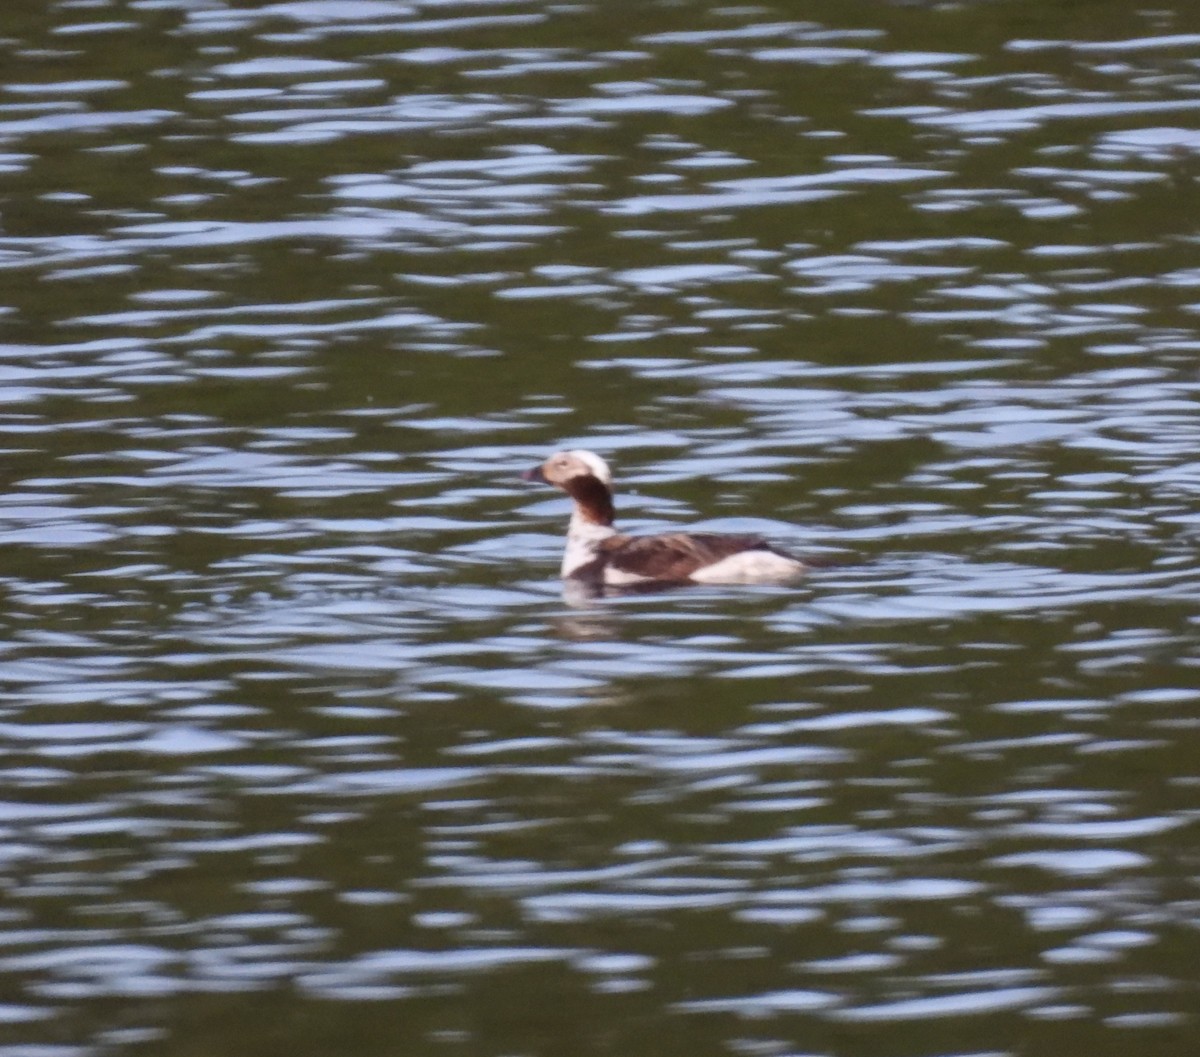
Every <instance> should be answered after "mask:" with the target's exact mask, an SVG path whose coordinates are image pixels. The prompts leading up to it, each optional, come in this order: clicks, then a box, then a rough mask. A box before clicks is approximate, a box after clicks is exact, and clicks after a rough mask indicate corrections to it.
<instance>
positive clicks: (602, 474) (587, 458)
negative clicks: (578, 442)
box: [567, 448, 612, 485]
mask: <svg viewBox="0 0 1200 1057" xmlns="http://www.w3.org/2000/svg"><path fill="white" fill-rule="evenodd" d="M567 454H568V455H570V456H573V457H574V458H576V459H578V460H579V461H580V462H581V463H583V464H584V466H586V467H587V468H588V471H589V472H590V473H591V474H592V475H593V476H594V477H598V478H600V480H601V481H603V482H604V483H605V484H607V485H611V484H612V470H610V469H609V468H608V463H606V462H605V461H604V460H603V459H602V458H600V456H599V455H597V454H596V453H595V452H594V451H587V450H585V449H584V448H574V449H572V450H571V451H569V452H567Z"/></svg>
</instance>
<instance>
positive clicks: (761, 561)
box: [689, 550, 805, 584]
mask: <svg viewBox="0 0 1200 1057" xmlns="http://www.w3.org/2000/svg"><path fill="white" fill-rule="evenodd" d="M804 570H805V566H804V563H803V562H801V561H797V560H796V559H795V558H789V557H787V556H786V555H783V554H776V553H775V552H774V551H765V550H751V551H742V552H741V553H740V554H731V555H730V556H729V557H728V558H722V559H721V560H720V561H719V562H713V564H712V565H704V566H701V567H700V568H699V569H697V570H696V571H695V572H694V573H692V575H691V577H689V579H692V580H695V581H696V582H697V583H701V584H765V583H778V582H779V581H781V580H791V579H793V578H794V577H797V576H800V575H801V574H802V573H803V572H804Z"/></svg>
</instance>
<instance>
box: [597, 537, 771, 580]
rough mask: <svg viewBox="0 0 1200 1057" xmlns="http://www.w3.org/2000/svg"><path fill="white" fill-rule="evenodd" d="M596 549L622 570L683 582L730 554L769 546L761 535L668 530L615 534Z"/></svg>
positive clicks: (765, 548)
mask: <svg viewBox="0 0 1200 1057" xmlns="http://www.w3.org/2000/svg"><path fill="white" fill-rule="evenodd" d="M597 549H598V551H599V552H600V554H602V555H603V557H604V560H605V561H606V562H607V563H608V564H609V565H611V566H612V567H613V568H614V569H619V570H620V571H621V572H623V573H630V574H632V575H635V576H646V577H650V578H651V579H655V580H673V581H675V582H680V581H683V580H687V579H688V578H690V577H691V575H692V573H694V572H695V571H696V570H697V569H700V568H702V567H703V566H705V565H712V564H713V563H714V562H719V561H720V560H721V559H722V558H728V557H729V556H730V555H731V554H740V553H742V552H743V551H751V550H759V549H762V550H769V549H770V547H769V546H768V544H767V542H766V540H764V539H763V538H762V537H761V536H729V535H725V534H724V533H708V532H668V533H665V534H664V535H661V536H612V537H610V538H609V539H606V540H604V541H603V542H602V543H601V544H600V546H599V547H598V548H597Z"/></svg>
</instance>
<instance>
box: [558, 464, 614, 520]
mask: <svg viewBox="0 0 1200 1057" xmlns="http://www.w3.org/2000/svg"><path fill="white" fill-rule="evenodd" d="M563 491H565V492H566V493H567V495H569V496H570V497H571V498H572V499H574V500H575V504H576V506H578V507H579V512H580V513H581V514H582V515H583V516H584V517H585V518H587V520H588V521H591V522H592V523H593V524H596V525H611V524H612V523H613V514H614V510H613V501H612V492H610V491H609V490H608V485H606V484H605V483H604V482H603V481H601V480H600V478H598V477H594V476H593V475H592V474H590V473H588V474H582V475H580V476H578V477H572V478H570V480H568V481H566V482H565V483H564V484H563Z"/></svg>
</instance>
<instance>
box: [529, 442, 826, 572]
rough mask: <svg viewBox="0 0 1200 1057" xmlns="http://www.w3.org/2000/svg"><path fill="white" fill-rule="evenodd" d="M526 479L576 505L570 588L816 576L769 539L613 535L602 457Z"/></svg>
mask: <svg viewBox="0 0 1200 1057" xmlns="http://www.w3.org/2000/svg"><path fill="white" fill-rule="evenodd" d="M521 476H522V477H524V479H525V480H527V481H543V482H545V483H546V484H552V485H554V486H555V487H556V488H561V489H562V490H563V491H564V492H566V493H567V495H569V496H570V497H571V498H572V499H573V500H574V501H575V509H574V510H573V511H572V512H571V522H570V524H569V525H568V527H567V549H566V552H565V553H564V554H563V560H562V575H563V579H564V580H570V581H577V582H578V581H582V582H585V583H588V584H594V585H596V586H599V587H618V588H636V587H637V586H638V585H642V586H643V587H649V586H653V585H656V584H660V585H669V584H687V583H707V584H736V583H772V582H775V583H778V582H780V581H783V580H790V579H793V578H795V577H797V576H799V575H801V574H802V573H804V572H805V571H806V569H807V568H808V567H807V565H806V564H805V563H804V562H802V561H800V559H798V558H794V557H792V556H791V555H790V554H787V553H785V552H784V551H781V550H777V549H776V548H775V547H772V546H771V545H770V544H769V543H767V541H766V540H764V539H763V538H762V537H761V536H742V535H725V534H719V533H712V532H666V533H662V534H661V535H656V536H625V535H622V534H621V533H619V532H618V531H617V530H616V529H615V528H614V527H613V500H612V472H611V471H610V470H609V468H608V463H606V462H605V461H604V460H603V459H602V458H600V456H599V455H597V454H595V453H594V452H590V451H582V450H578V449H577V450H574V451H560V452H555V454H553V455H551V456H550V458H548V459H547V460H546V461H545V462H544V463H542V464H541V466H535V467H534V468H533V469H532V470H527V471H526V472H525V473H523V474H522V475H521Z"/></svg>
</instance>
